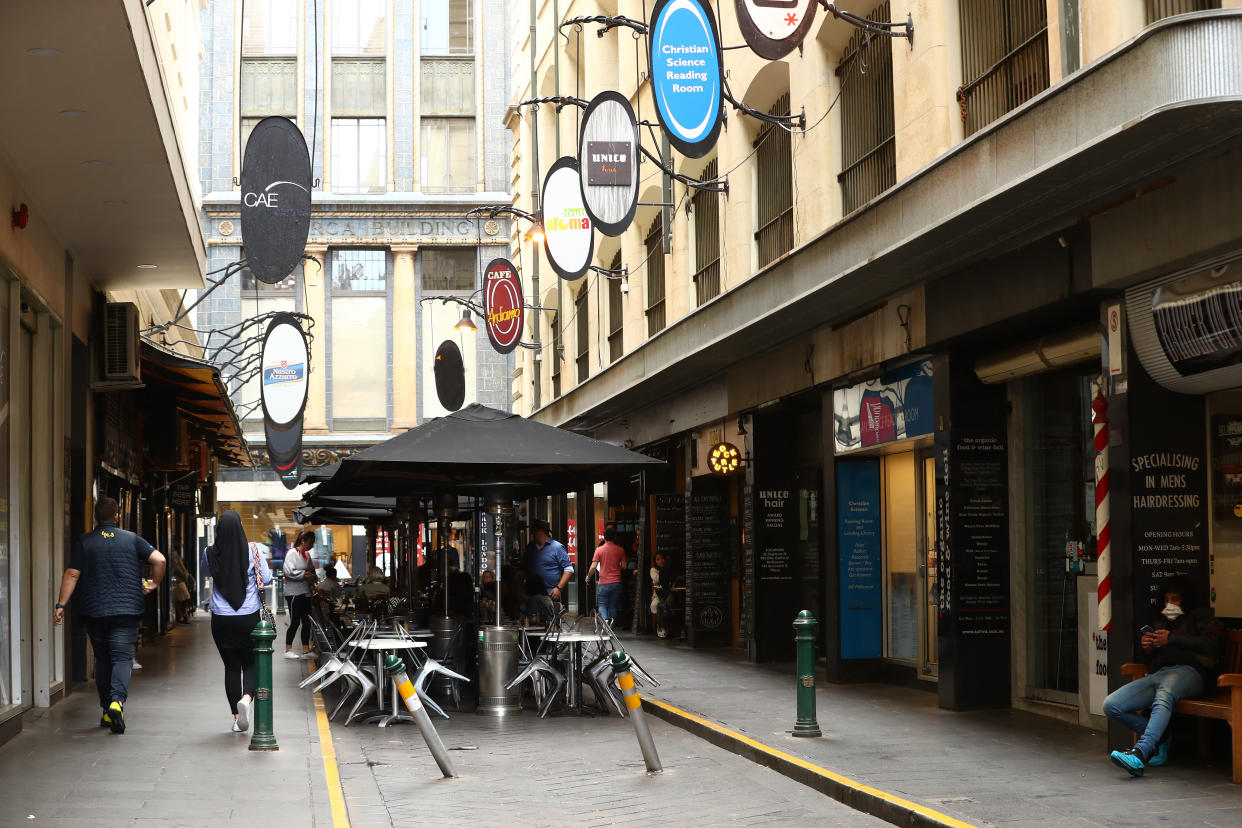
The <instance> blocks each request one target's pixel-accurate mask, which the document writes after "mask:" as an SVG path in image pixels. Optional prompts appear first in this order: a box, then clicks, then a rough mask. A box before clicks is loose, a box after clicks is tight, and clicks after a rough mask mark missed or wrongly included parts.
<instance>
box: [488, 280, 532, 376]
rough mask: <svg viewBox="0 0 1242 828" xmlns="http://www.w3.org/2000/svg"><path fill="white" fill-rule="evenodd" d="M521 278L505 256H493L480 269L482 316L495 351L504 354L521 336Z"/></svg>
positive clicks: (513, 346) (515, 345) (522, 309)
mask: <svg viewBox="0 0 1242 828" xmlns="http://www.w3.org/2000/svg"><path fill="white" fill-rule="evenodd" d="M524 309H525V308H524V305H523V302H522V282H521V280H520V279H518V274H517V268H516V267H514V266H513V263H512V262H510V261H509V260H508V259H493V260H492V262H491V264H489V265H488V266H487V270H486V271H484V273H483V318H484V321H485V322H486V323H487V338H488V339H490V340H491V341H492V347H493V348H495V349H496V352H497V353H500V354H507V353H509V352H510V351H512V350H513V349H514V348H516V347H517V344H518V340H520V339H521V338H522V322H523V318H524V317H523V313H524Z"/></svg>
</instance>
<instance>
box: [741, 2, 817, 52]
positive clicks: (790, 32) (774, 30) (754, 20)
mask: <svg viewBox="0 0 1242 828" xmlns="http://www.w3.org/2000/svg"><path fill="white" fill-rule="evenodd" d="M818 6H819V0H733V8H734V10H735V11H736V13H737V23H738V28H740V29H741V30H742V37H743V38H745V39H746V45H748V46H750V48H751V51H753V52H754V53H755V54H757V55H759V56H760V57H763V58H767V59H768V60H780V59H781V58H783V57H784V56H785V55H787V54H789V53H790V52H792V51H793V50H794V49H796V48H798V46H800V45H801V44H802V40H803V38H805V37H806V34H807V32H809V31H810V30H811V23H812V21H814V20H815V9H816V8H817V7H818Z"/></svg>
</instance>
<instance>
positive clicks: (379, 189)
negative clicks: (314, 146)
mask: <svg viewBox="0 0 1242 828" xmlns="http://www.w3.org/2000/svg"><path fill="white" fill-rule="evenodd" d="M364 121H365V122H373V123H377V124H379V125H380V126H381V127H382V130H383V134H382V135H381V137H380V140H379V142H378V147H379V158H378V159H377V160H378V162H379V163H378V167H379V171H380V179H381V183H379V184H378V185H363V184H361V183H357V184H349V185H343V184H342V183H341V169H342V165H341V163H340V161H341V158H342V155H341V151H340V146H341V144H340V141H339V140H338V138H339V133H338V129H340V128H341V126H342V125H345V124H346V123H347V122H353V124H352V125H353V126H354V127H355V128H358V129H360V128H361V126H362V125H363V122H364ZM331 127H332V191H333V192H334V193H341V194H343V195H378V194H381V193H386V192H388V119H387V118H332V119H331ZM360 135H361V133H360V132H359V133H357V134H356V135H355V138H354V145H355V147H357V144H358V143H359V142H358V137H359V136H360ZM354 160H355V169H354V180H355V181H357V180H358V179H360V178H361V170H362V156H361V154H357V155H355V159H354ZM343 187H344V189H343Z"/></svg>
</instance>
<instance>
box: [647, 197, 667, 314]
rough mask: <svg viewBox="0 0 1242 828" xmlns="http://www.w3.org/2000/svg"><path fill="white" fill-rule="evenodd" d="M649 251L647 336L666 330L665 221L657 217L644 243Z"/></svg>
mask: <svg viewBox="0 0 1242 828" xmlns="http://www.w3.org/2000/svg"><path fill="white" fill-rule="evenodd" d="M644 244H645V246H646V249H647V265H646V269H647V336H655V335H656V334H658V333H659V332H660V331H662V330H664V221H663V219H662V218H661V217H660V216H659V215H657V216H656V219H655V221H653V222H651V229H650V230H648V231H647V238H646V239H645V241H644Z"/></svg>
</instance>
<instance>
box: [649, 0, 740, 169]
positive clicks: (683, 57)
mask: <svg viewBox="0 0 1242 828" xmlns="http://www.w3.org/2000/svg"><path fill="white" fill-rule="evenodd" d="M648 31H649V32H650V36H649V37H648V39H647V42H648V44H649V46H648V48H649V50H650V51H649V52H648V53H647V57H648V59H649V62H650V65H651V79H652V84H653V91H654V93H655V102H656V114H657V115H658V116H659V118H660V125H661V126H662V127H664V131H665V132H667V133H668V137H669V140H670V141H671V142H672V144H673V146H674V147H676V148H677V149H678V151H680V152H681V153H682V154H683V155H686V156H689V157H690V158H701V157H702V156H704V155H706V154H707V153H708V152H709V151H710V150H711V148H712V147H713V146H714V145H715V144H716V137H717V136H718V135H719V134H720V119H721V80H720V79H721V73H722V70H721V63H720V35H719V34H718V30H717V27H716V18H715V17H714V16H713V15H712V10H711V7H710V6H707V5H703V4H701V3H700V2H699V0H656V4H655V8H654V9H653V10H652V12H651V25H650V26H649V27H648Z"/></svg>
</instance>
